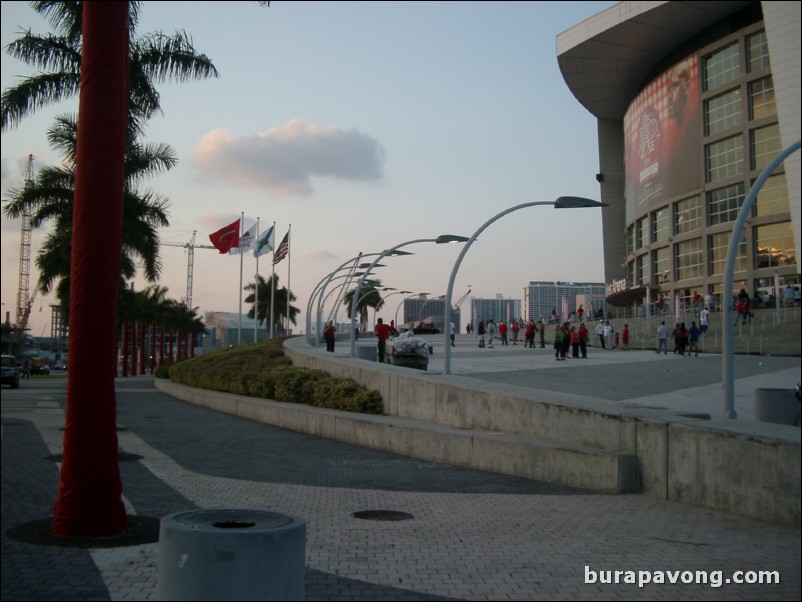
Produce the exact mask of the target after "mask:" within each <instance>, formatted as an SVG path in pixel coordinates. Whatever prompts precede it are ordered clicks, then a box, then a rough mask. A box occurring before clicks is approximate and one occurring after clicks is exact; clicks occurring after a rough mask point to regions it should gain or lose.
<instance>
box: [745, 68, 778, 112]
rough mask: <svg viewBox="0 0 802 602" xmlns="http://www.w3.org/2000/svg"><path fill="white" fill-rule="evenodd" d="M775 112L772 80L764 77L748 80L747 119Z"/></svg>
mask: <svg viewBox="0 0 802 602" xmlns="http://www.w3.org/2000/svg"><path fill="white" fill-rule="evenodd" d="M776 114H777V103H776V102H775V101H774V80H773V79H772V78H771V77H764V78H763V79H758V80H756V81H753V82H749V119H763V118H764V117H774V116H775V115H776Z"/></svg>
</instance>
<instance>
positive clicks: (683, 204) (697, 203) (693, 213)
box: [674, 196, 704, 234]
mask: <svg viewBox="0 0 802 602" xmlns="http://www.w3.org/2000/svg"><path fill="white" fill-rule="evenodd" d="M674 224H675V226H674V232H675V233H676V234H685V233H686V232H692V231H693V230H699V229H700V228H702V227H704V211H703V210H702V200H701V198H700V197H698V196H695V197H693V198H690V199H686V200H684V201H680V202H679V203H677V204H676V205H675V206H674Z"/></svg>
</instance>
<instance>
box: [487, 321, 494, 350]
mask: <svg viewBox="0 0 802 602" xmlns="http://www.w3.org/2000/svg"><path fill="white" fill-rule="evenodd" d="M485 330H487V346H488V347H489V348H490V349H492V348H493V338H494V337H495V336H496V324H495V322H493V320H488V321H487V326H485Z"/></svg>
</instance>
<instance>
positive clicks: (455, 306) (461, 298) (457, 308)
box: [452, 289, 471, 311]
mask: <svg viewBox="0 0 802 602" xmlns="http://www.w3.org/2000/svg"><path fill="white" fill-rule="evenodd" d="M470 294H471V289H468V292H467V293H465V294H464V295H462V297H460V299H459V301H457V302H456V303H455V304H454V308H453V310H452V311H460V309H459V306H460V305H462V304H463V303H464V302H465V299H467V298H468V295H470Z"/></svg>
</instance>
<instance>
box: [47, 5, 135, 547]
mask: <svg viewBox="0 0 802 602" xmlns="http://www.w3.org/2000/svg"><path fill="white" fill-rule="evenodd" d="M82 33H83V56H82V62H81V89H80V105H79V111H78V153H77V158H76V180H75V201H74V208H73V222H72V225H73V233H72V255H71V258H70V262H71V263H70V323H69V327H70V371H69V373H68V378H67V408H66V414H67V416H66V429H65V433H64V454H63V464H62V467H61V482H60V484H59V490H58V496H57V499H56V508H55V512H54V516H53V534H54V535H57V536H62V537H99V536H111V535H116V534H119V533H122V532H124V531H125V529H126V517H125V506H124V505H123V502H122V482H121V480H120V469H119V465H118V463H117V462H118V461H117V431H116V427H117V408H116V397H115V393H114V369H115V354H116V333H117V329H116V319H117V297H118V295H119V280H120V255H121V252H122V215H123V213H122V209H123V207H122V204H123V186H124V180H125V173H124V167H123V163H124V158H125V138H126V125H127V119H128V2H119V1H110V2H109V1H97V0H94V1H87V2H84V3H83V32H82Z"/></svg>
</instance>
